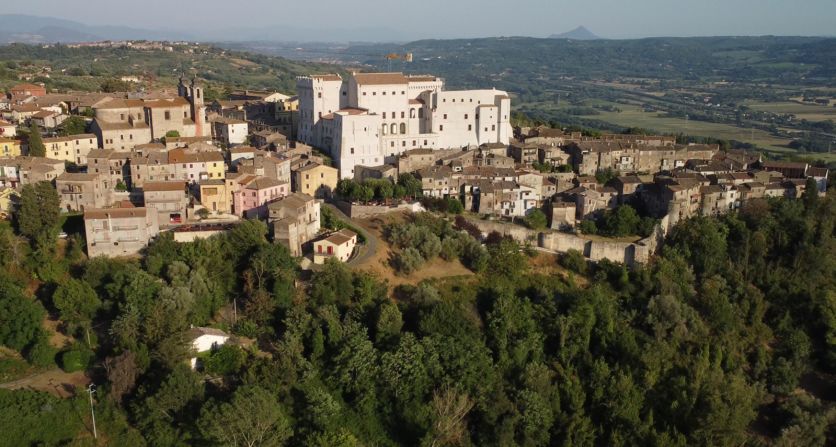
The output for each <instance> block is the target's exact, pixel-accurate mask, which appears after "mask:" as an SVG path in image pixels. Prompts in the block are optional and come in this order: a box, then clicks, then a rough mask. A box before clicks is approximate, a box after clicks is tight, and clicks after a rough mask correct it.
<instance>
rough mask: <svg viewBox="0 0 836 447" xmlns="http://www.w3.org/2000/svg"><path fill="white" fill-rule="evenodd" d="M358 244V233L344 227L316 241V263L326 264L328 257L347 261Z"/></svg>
mask: <svg viewBox="0 0 836 447" xmlns="http://www.w3.org/2000/svg"><path fill="white" fill-rule="evenodd" d="M355 246H357V233H355V232H353V231H351V230H346V229H342V230H340V231H337V232H334V233H331V235H330V236H328V237H326V238H325V239H322V240H319V241H316V242H314V264H324V263H325V261H326V260H328V259H336V260H338V261H340V262H346V261H348V260H349V259H350V258H351V254H352V253H354V247H355Z"/></svg>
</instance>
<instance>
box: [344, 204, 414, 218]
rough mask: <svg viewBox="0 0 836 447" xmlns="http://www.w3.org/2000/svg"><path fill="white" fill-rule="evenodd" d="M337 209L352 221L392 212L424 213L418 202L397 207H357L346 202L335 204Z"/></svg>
mask: <svg viewBox="0 0 836 447" xmlns="http://www.w3.org/2000/svg"><path fill="white" fill-rule="evenodd" d="M335 205H336V206H337V208H339V209H340V211H342V212H343V213H345V215H346V216H348V217H350V218H352V219H365V218H368V217H374V216H379V215H381V214H386V213H391V212H394V211H411V212H413V213H418V212H421V211H426V210H425V209H424V207H423V206H422V205H421V203H419V202H415V203H402V204H399V205H391V206H385V205H358V204H354V203H348V202H342V201H340V202H336V204H335Z"/></svg>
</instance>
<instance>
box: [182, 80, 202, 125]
mask: <svg viewBox="0 0 836 447" xmlns="http://www.w3.org/2000/svg"><path fill="white" fill-rule="evenodd" d="M184 87H185V84H184ZM185 90H187V91H188V93H189V96H188V97H187V98H186V99H188V101H189V103H190V104H191V113H192V120H194V123H195V135H197V136H201V137H203V136H206V133H204V132H205V130H204V127H205V123H204V121H205V116H206V106H205V105H204V103H203V86H202V85H200V83H199V82H198V80H197V76H195V77H193V78H192V82H191V84H189V87H186V88H185Z"/></svg>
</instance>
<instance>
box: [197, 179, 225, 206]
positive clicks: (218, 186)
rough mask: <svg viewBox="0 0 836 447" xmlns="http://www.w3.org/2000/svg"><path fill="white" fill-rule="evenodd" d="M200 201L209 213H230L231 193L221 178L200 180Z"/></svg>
mask: <svg viewBox="0 0 836 447" xmlns="http://www.w3.org/2000/svg"><path fill="white" fill-rule="evenodd" d="M200 203H201V204H202V205H203V206H204V207H206V209H207V210H208V211H209V212H210V213H211V214H232V193H231V192H228V189H227V187H226V182H225V181H223V180H203V181H201V182H200Z"/></svg>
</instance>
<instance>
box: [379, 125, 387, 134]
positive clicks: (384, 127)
mask: <svg viewBox="0 0 836 447" xmlns="http://www.w3.org/2000/svg"><path fill="white" fill-rule="evenodd" d="M380 133H382V134H383V135H386V124H385V123H384V124H383V129H381V130H380Z"/></svg>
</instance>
